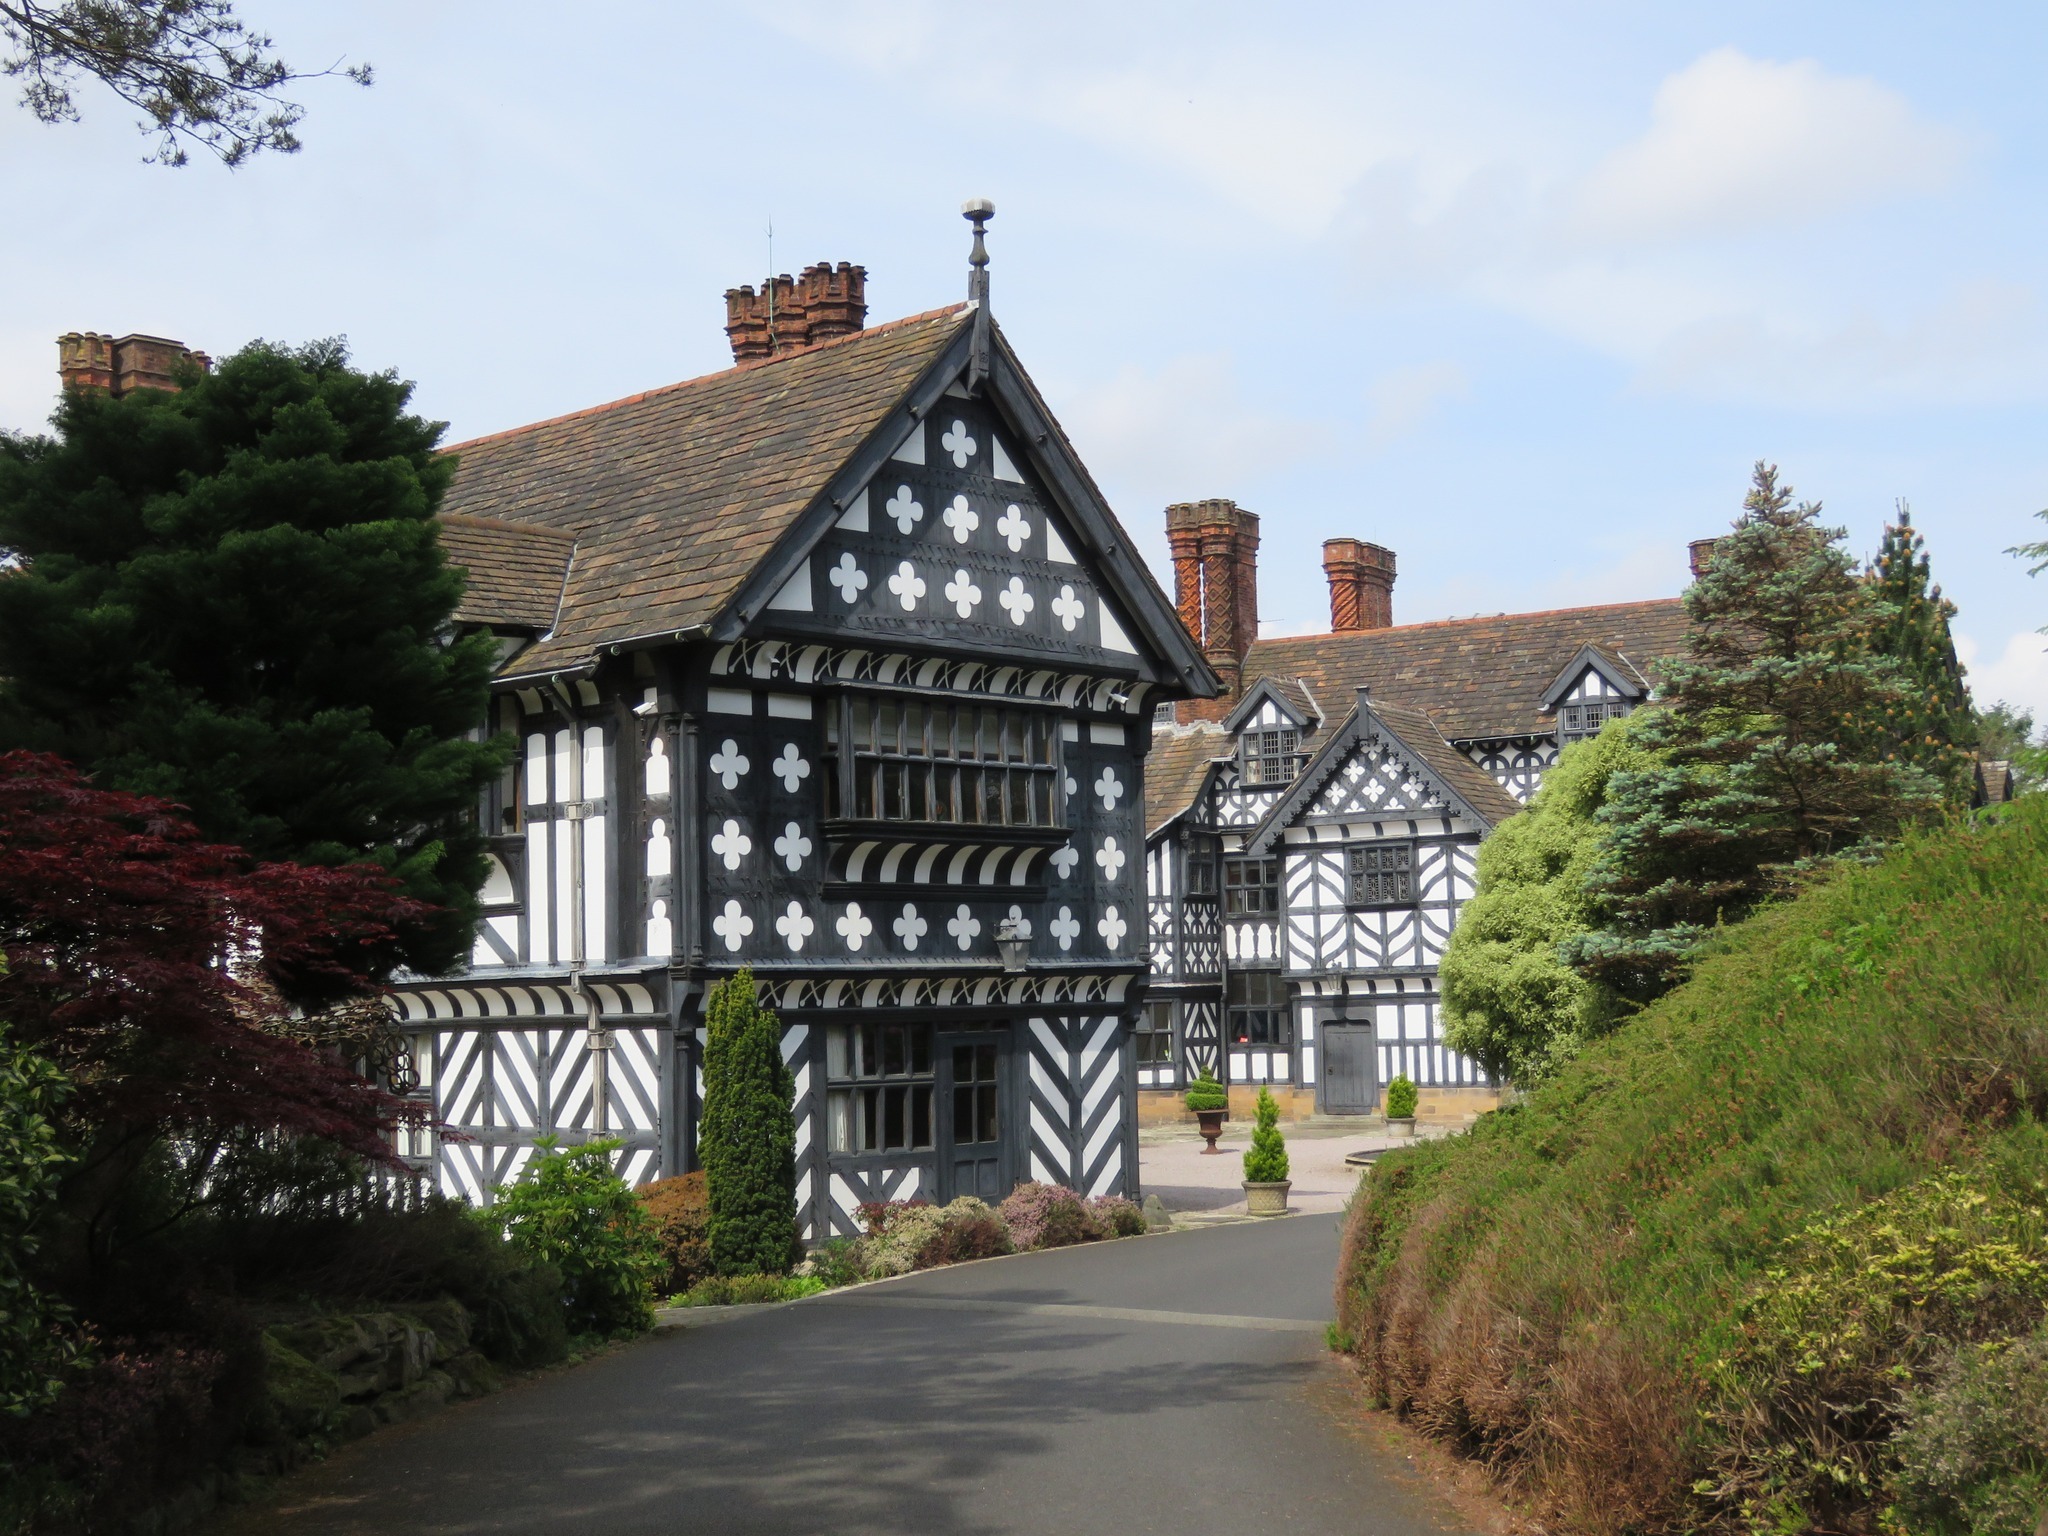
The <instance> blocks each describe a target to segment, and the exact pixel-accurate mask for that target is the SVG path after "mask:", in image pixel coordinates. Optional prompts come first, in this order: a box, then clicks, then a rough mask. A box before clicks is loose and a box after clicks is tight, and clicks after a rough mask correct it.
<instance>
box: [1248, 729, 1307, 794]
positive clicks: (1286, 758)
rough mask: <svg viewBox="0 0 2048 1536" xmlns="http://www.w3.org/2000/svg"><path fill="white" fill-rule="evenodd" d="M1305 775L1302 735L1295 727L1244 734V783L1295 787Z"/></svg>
mask: <svg viewBox="0 0 2048 1536" xmlns="http://www.w3.org/2000/svg"><path fill="white" fill-rule="evenodd" d="M1299 772H1301V732H1300V731H1297V730H1294V729H1292V728H1291V727H1282V728H1279V729H1276V730H1270V731H1246V732H1245V733H1244V781H1245V783H1247V784H1291V783H1293V782H1294V776H1295V775H1296V774H1297V773H1299Z"/></svg>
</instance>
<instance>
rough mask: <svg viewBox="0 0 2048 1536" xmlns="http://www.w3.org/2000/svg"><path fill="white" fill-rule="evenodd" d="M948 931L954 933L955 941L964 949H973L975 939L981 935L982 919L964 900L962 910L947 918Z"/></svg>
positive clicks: (961, 904)
mask: <svg viewBox="0 0 2048 1536" xmlns="http://www.w3.org/2000/svg"><path fill="white" fill-rule="evenodd" d="M946 932H948V933H950V934H951V935H953V942H954V943H956V944H958V945H959V946H960V947H961V948H962V949H972V948H973V947H974V941H975V940H976V939H977V938H979V937H980V936H981V919H980V918H978V917H976V916H975V915H974V912H973V910H972V909H971V908H970V907H969V906H968V905H967V903H966V902H964V901H963V902H961V903H960V910H959V911H958V912H955V913H954V914H953V915H952V917H950V918H948V919H947V920H946Z"/></svg>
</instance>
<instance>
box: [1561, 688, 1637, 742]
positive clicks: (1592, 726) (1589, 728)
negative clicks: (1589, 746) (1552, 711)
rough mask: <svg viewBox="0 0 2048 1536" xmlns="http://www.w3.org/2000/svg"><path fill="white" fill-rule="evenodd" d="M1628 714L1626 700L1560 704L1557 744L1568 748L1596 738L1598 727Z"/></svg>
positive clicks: (1596, 700)
mask: <svg viewBox="0 0 2048 1536" xmlns="http://www.w3.org/2000/svg"><path fill="white" fill-rule="evenodd" d="M1627 713H1628V701H1627V700H1626V699H1592V700H1589V701H1587V702H1586V703H1584V704H1562V705H1559V706H1558V711H1557V744H1558V745H1559V746H1561V747H1562V746H1568V745H1570V744H1571V743H1572V742H1575V741H1583V740H1585V739H1586V738H1587V737H1588V736H1598V735H1599V734H1600V727H1601V726H1603V725H1605V724H1606V723H1607V722H1608V721H1610V720H1619V719H1620V718H1621V717H1622V716H1623V715H1625V714H1627Z"/></svg>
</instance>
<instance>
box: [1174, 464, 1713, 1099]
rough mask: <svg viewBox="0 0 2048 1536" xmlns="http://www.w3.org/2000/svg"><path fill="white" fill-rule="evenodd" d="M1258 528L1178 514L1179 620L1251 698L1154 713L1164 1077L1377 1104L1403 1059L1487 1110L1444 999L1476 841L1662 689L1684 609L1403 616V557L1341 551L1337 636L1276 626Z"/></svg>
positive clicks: (1192, 510)
mask: <svg viewBox="0 0 2048 1536" xmlns="http://www.w3.org/2000/svg"><path fill="white" fill-rule="evenodd" d="M1257 528H1258V525H1257V519H1256V518H1255V517H1253V516H1252V515H1251V514H1249V513H1247V512H1244V511H1243V510H1242V509H1240V508H1237V507H1235V506H1234V505H1232V504H1230V503H1228V502H1203V503H1193V504H1188V505H1184V506H1177V507H1174V508H1171V509H1169V513H1168V530H1169V539H1170V541H1171V542H1172V544H1173V549H1174V557H1175V567H1176V572H1175V575H1176V589H1177V595H1178V599H1179V609H1180V613H1181V617H1182V619H1183V621H1184V622H1185V624H1186V625H1187V627H1188V629H1189V630H1190V631H1191V632H1192V633H1193V634H1195V635H1196V636H1197V637H1199V638H1200V640H1201V642H1202V644H1203V646H1204V649H1205V651H1206V653H1207V654H1208V656H1209V658H1210V660H1211V662H1212V664H1213V665H1215V667H1216V670H1217V671H1218V673H1219V674H1220V675H1221V676H1222V677H1223V679H1224V682H1225V685H1226V689H1227V690H1228V691H1227V692H1226V694H1225V696H1224V697H1223V698H1221V699H1219V700H1218V701H1216V702H1215V703H1213V704H1209V703H1193V704H1181V705H1178V706H1171V707H1168V706H1162V708H1161V709H1160V710H1159V712H1158V719H1157V720H1156V722H1155V725H1154V737H1153V748H1152V758H1151V762H1152V769H1151V776H1150V778H1149V779H1148V781H1147V804H1146V816H1145V825H1146V838H1147V843H1146V871H1147V878H1148V882H1149V891H1150V894H1149V913H1148V916H1149V927H1150V932H1151V935H1152V990H1151V993H1150V998H1149V1001H1148V1005H1147V1011H1146V1018H1145V1020H1144V1021H1143V1026H1142V1029H1141V1034H1140V1045H1139V1060H1140V1063H1141V1064H1140V1068H1139V1080H1140V1084H1141V1090H1142V1089H1154V1090H1158V1089H1167V1088H1177V1087H1178V1086H1180V1085H1181V1084H1183V1083H1185V1081H1186V1080H1187V1079H1188V1077H1189V1076H1190V1075H1191V1074H1193V1073H1195V1072H1199V1071H1201V1070H1204V1069H1208V1070H1212V1071H1215V1072H1217V1074H1218V1075H1219V1076H1221V1077H1223V1078H1224V1079H1225V1080H1226V1081H1228V1082H1229V1083H1231V1084H1233V1085H1243V1086H1244V1088H1245V1089H1246V1090H1247V1091H1249V1089H1250V1088H1251V1087H1253V1086H1255V1085H1267V1086H1270V1087H1271V1088H1272V1089H1273V1091H1274V1092H1275V1094H1276V1096H1277V1097H1279V1098H1280V1099H1281V1101H1282V1103H1283V1106H1284V1107H1285V1109H1286V1111H1287V1112H1289V1113H1292V1114H1296V1115H1305V1114H1311V1113H1317V1112H1321V1113H1336V1114H1344V1113H1363V1112H1366V1111H1369V1110H1371V1109H1373V1108H1374V1107H1375V1106H1376V1105H1377V1104H1378V1102H1379V1099H1380V1095H1381V1092H1382V1090H1383V1089H1384V1087H1385V1085H1386V1084H1387V1083H1388V1082H1390V1081H1391V1080H1392V1079H1393V1078H1394V1077H1395V1076H1397V1075H1400V1074H1404V1073H1405V1074H1406V1075H1407V1076H1408V1077H1409V1078H1411V1079H1412V1080H1413V1081H1414V1082H1416V1083H1417V1084H1418V1085H1419V1086H1420V1087H1421V1088H1422V1089H1423V1096H1424V1101H1425V1105H1429V1104H1430V1103H1431V1101H1435V1102H1436V1103H1437V1104H1446V1105H1452V1106H1455V1105H1456V1104H1458V1103H1459V1102H1460V1101H1465V1102H1466V1103H1467V1107H1470V1104H1472V1103H1483V1102H1485V1100H1486V1099H1487V1098H1488V1097H1490V1096H1491V1093H1492V1090H1493V1085H1491V1084H1489V1083H1488V1082H1487V1081H1486V1079H1485V1076H1484V1074H1483V1073H1482V1072H1481V1071H1480V1070H1479V1068H1478V1067H1477V1065H1476V1064H1475V1063H1473V1062H1471V1061H1470V1060H1468V1059H1466V1058H1464V1057H1462V1056H1460V1055H1458V1054H1457V1053H1456V1052H1454V1051H1452V1050H1450V1049H1449V1048H1448V1047H1446V1046H1445V1045H1444V1043H1443V1029H1442V1021H1441V1019H1440V1017H1439V1007H1438V1002H1439V998H1438V991H1437V967H1438V964H1439V962H1440V961H1441V959H1442V956H1443V952H1444V947H1445V945H1446V943H1447V942H1448V940H1449V937H1450V933H1451V929H1452V927H1453V926H1454V925H1455V923H1456V922H1457V917H1458V912H1459V909H1460V908H1461V907H1462V905H1463V904H1464V902H1465V901H1466V900H1468V899H1469V898H1470V897H1471V895H1472V892H1473V884H1474V859H1475V856H1476V853H1477V849H1478V846H1479V844H1480V842H1481V841H1483V840H1484V839H1485V838H1486V837H1487V836H1488V835H1489V834H1490V833H1491V832H1492V830H1493V829H1494V828H1495V827H1497V826H1498V825H1500V823H1501V822H1502V821H1503V820H1505V819H1506V818H1507V817H1509V816H1512V815H1514V814H1515V813H1516V812H1517V811H1518V810H1520V809H1521V806H1522V805H1523V803H1525V802H1526V801H1527V800H1528V798H1529V796H1530V795H1531V794H1533V793H1534V791H1535V789H1536V787H1537V785H1538V784H1539V783H1540V782H1541V780H1542V776H1543V773H1544V772H1545V770H1547V769H1548V768H1549V767H1550V765H1551V764H1552V763H1554V762H1555V761H1556V759H1557V754H1558V752H1559V751H1560V750H1561V748H1562V746H1563V745H1566V744H1568V743H1570V742H1572V741H1574V740H1576V739H1579V738H1580V737H1583V736H1590V735H1593V734H1595V733H1597V732H1598V731H1599V729H1600V727H1601V725H1602V724H1604V723H1605V722H1606V721H1607V720H1608V719H1610V718H1613V717H1615V716H1617V715H1623V714H1626V713H1628V712H1629V711H1630V710H1631V709H1633V708H1635V707H1636V705H1637V704H1638V703H1640V702H1641V701H1642V700H1644V699H1645V698H1647V697H1648V696H1649V693H1650V691H1651V687H1652V683H1653V680H1654V677H1655V672H1656V662H1657V661H1658V660H1659V659H1660V658H1662V657H1666V656H1670V655H1673V654H1675V653H1677V652H1679V651H1680V650H1682V649H1683V647H1684V644H1685V619H1684V611H1683V609H1682V607H1681V606H1680V604H1679V602H1678V601H1677V600H1676V599H1669V600H1661V601H1652V602H1641V603H1622V604H1614V605H1608V606H1602V607H1593V608H1576V609H1559V610H1552V611H1549V612H1543V613H1529V614H1511V615H1498V616H1494V617H1488V618H1480V619H1463V620H1449V621H1445V622H1441V623H1434V624H1415V625H1407V626H1395V625H1394V624H1393V623H1392V615H1391V607H1392V602H1391V589H1392V586H1393V574H1394V557H1393V555H1392V553H1391V552H1389V551H1386V550H1383V549H1379V548H1377V547H1376V546H1372V545H1362V544H1359V543H1356V542H1355V541H1351V540H1337V541H1332V543H1331V545H1329V546H1326V550H1325V565H1326V568H1327V569H1328V572H1329V576H1330V582H1331V611H1332V632H1331V633H1329V634H1327V635H1308V636H1299V637H1292V638H1284V639H1271V640H1254V639H1253V638H1252V630H1253V626H1254V625H1255V623H1256V613H1257V603H1256V591H1255V588H1254V587H1252V586H1250V583H1252V582H1254V581H1255V571H1256V566H1255V563H1254V552H1255V551H1256V548H1257V543H1258V531H1257ZM1144 1107H1145V1109H1146V1111H1147V1113H1148V1114H1150V1115H1158V1116H1164V1115H1167V1114H1170V1113H1171V1112H1172V1110H1173V1109H1174V1107H1175V1101H1174V1100H1172V1099H1170V1098H1168V1097H1167V1096H1165V1095H1163V1094H1157V1093H1155V1094H1154V1095H1153V1097H1152V1099H1151V1100H1150V1101H1149V1102H1148V1103H1147V1104H1146V1105H1145V1106H1144Z"/></svg>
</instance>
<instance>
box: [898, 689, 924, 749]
mask: <svg viewBox="0 0 2048 1536" xmlns="http://www.w3.org/2000/svg"><path fill="white" fill-rule="evenodd" d="M924 731H925V706H924V705H922V704H919V703H915V702H912V703H909V704H906V705H904V706H903V750H904V751H905V752H908V753H910V754H911V755H912V756H913V757H917V756H922V755H923V753H924Z"/></svg>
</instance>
